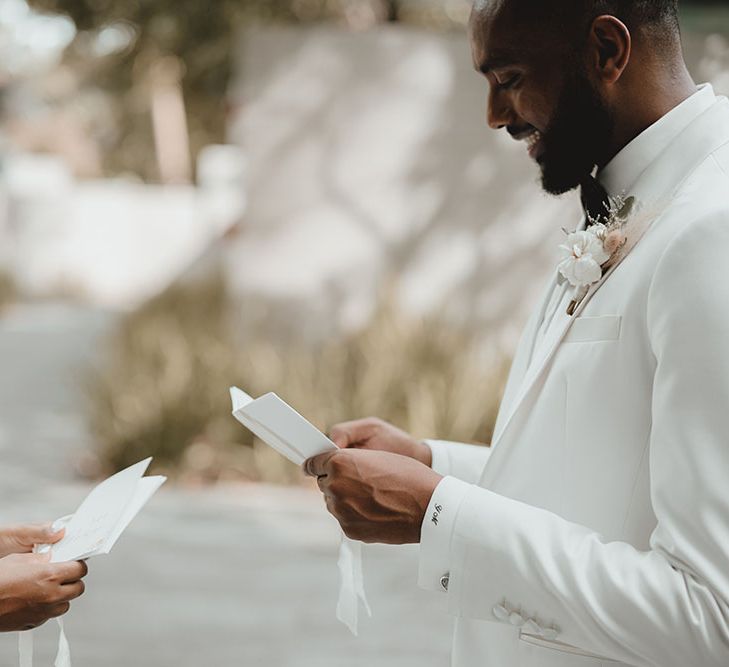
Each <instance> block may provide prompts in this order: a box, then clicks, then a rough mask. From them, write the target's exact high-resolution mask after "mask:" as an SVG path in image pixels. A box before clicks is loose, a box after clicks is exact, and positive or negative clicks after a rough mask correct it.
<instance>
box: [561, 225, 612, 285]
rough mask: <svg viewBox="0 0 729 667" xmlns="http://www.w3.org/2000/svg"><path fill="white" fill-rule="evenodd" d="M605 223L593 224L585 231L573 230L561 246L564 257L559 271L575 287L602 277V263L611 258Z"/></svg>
mask: <svg viewBox="0 0 729 667" xmlns="http://www.w3.org/2000/svg"><path fill="white" fill-rule="evenodd" d="M604 231H605V226H604V225H593V227H592V228H590V229H588V230H584V231H579V232H573V233H572V234H569V235H568V236H567V242H566V243H565V244H564V245H561V246H560V247H559V248H560V250H561V251H562V258H561V261H560V263H559V272H560V273H561V274H562V275H563V276H564V277H565V278H566V279H567V280H568V281H569V283H570V285H572V286H574V287H584V286H585V285H592V283H596V282H597V281H598V280H600V278H602V265H603V264H604V263H605V262H607V261H608V259H610V254H609V253H608V252H607V251H606V250H605V246H604V234H603V232H604Z"/></svg>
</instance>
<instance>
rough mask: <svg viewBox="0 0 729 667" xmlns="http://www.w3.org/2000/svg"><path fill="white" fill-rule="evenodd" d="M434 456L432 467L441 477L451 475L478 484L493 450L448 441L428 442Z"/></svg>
mask: <svg viewBox="0 0 729 667" xmlns="http://www.w3.org/2000/svg"><path fill="white" fill-rule="evenodd" d="M425 444H426V445H428V447H430V451H431V452H432V454H433V463H432V464H431V467H432V468H433V470H435V472H437V473H438V474H439V475H443V476H447V475H451V476H453V477H457V478H458V479H460V480H463V481H464V482H469V483H471V484H476V483H477V482H478V480H479V479H480V477H481V473H482V472H483V469H484V467H485V466H486V462H487V461H488V458H489V455H490V454H491V449H490V448H489V447H484V446H481V445H466V444H463V443H460V442H448V441H446V440H426V441H425Z"/></svg>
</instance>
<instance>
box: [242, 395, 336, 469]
mask: <svg viewBox="0 0 729 667" xmlns="http://www.w3.org/2000/svg"><path fill="white" fill-rule="evenodd" d="M230 398H231V400H232V401H233V416H234V417H235V418H236V419H237V420H238V421H239V422H240V423H241V424H243V426H245V427H246V428H247V429H248V430H250V431H253V433H255V434H256V435H257V436H258V437H259V438H260V439H261V440H263V442H265V443H266V444H267V445H269V446H271V447H273V448H274V449H275V450H276V451H277V452H278V453H279V454H282V455H283V456H285V457H286V458H287V459H288V460H289V461H293V462H294V463H295V464H296V465H301V464H302V463H303V462H304V461H306V459H309V458H311V457H312V456H316V455H317V454H324V453H325V452H334V451H336V450H337V446H336V445H335V444H334V443H333V442H332V441H331V440H330V439H329V438H327V437H326V436H325V435H324V434H323V433H322V432H321V431H320V430H319V429H318V428H316V426H314V425H313V424H311V423H310V422H309V421H307V420H306V419H304V418H303V417H302V416H301V415H300V414H299V413H298V412H296V410H294V409H293V408H292V407H291V406H290V405H288V404H287V403H285V402H284V401H282V400H281V399H280V398H279V397H278V396H276V394H273V393H269V394H265V395H263V396H261V397H260V398H256V399H253V398H251V397H250V396H249V395H248V394H246V393H245V392H244V391H242V390H241V389H238V387H231V388H230Z"/></svg>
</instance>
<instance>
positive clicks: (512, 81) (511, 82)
mask: <svg viewBox="0 0 729 667" xmlns="http://www.w3.org/2000/svg"><path fill="white" fill-rule="evenodd" d="M519 81H521V74H514V75H513V76H510V77H509V78H507V79H506V80H505V81H503V82H499V88H502V89H508V88H513V87H514V86H515V85H516V84H517V83H519Z"/></svg>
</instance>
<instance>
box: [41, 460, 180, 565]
mask: <svg viewBox="0 0 729 667" xmlns="http://www.w3.org/2000/svg"><path fill="white" fill-rule="evenodd" d="M151 461H152V459H151V458H149V459H145V460H144V461H140V462H139V463H135V464H134V465H133V466H130V467H129V468H126V469H125V470H122V471H121V472H118V473H117V474H116V475H113V476H112V477H109V478H108V479H107V480H105V481H103V482H101V484H99V485H98V486H96V487H95V488H94V489H92V491H91V493H89V495H88V496H86V498H85V500H84V501H83V502H82V503H81V505H80V506H79V508H78V509H77V510H76V512H75V513H74V514H73V515H71V516H69V517H64V518H63V519H59V520H58V521H57V522H56V527H59V528H60V527H65V529H66V534H65V536H64V537H63V539H62V540H61V541H60V542H57V543H56V544H54V545H52V546H49V545H42V546H40V547H38V548H37V549H36V551H38V552H40V553H43V552H45V551H50V552H51V562H53V563H63V562H66V561H71V560H84V559H87V558H91V557H92V556H99V555H101V554H108V553H109V552H110V551H111V549H112V547H113V546H114V544H115V543H116V541H117V540H118V539H119V537H120V536H121V534H122V533H123V532H124V530H125V529H126V527H127V526H128V525H129V524H130V523H131V522H132V519H134V517H135V516H137V514H138V513H139V510H141V509H142V507H144V505H145V504H146V503H147V501H148V500H149V499H150V498H151V497H152V496H153V495H154V493H155V492H156V491H157V489H159V487H160V486H162V484H164V482H165V480H166V479H167V478H166V477H161V476H153V477H143V475H144V473H145V472H146V470H147V468H148V467H149V464H150V462H151Z"/></svg>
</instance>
